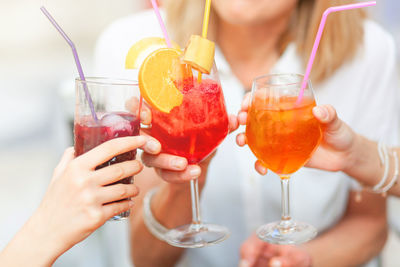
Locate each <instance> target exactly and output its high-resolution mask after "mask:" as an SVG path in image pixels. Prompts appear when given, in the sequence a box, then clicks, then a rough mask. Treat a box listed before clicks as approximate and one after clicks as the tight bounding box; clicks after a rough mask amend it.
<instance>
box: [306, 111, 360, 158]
mask: <svg viewBox="0 0 400 267" xmlns="http://www.w3.org/2000/svg"><path fill="white" fill-rule="evenodd" d="M313 114H314V116H315V117H316V118H317V120H318V121H319V122H320V123H321V124H322V128H323V129H324V138H323V143H325V145H328V146H331V147H333V148H334V149H336V150H342V151H344V150H346V149H348V148H349V147H350V146H351V144H352V142H353V139H354V136H355V134H354V132H353V131H352V130H351V128H350V127H349V126H348V125H347V124H346V123H344V122H343V121H342V120H341V119H339V118H338V116H337V113H336V110H335V109H334V108H333V107H332V106H331V105H321V106H317V107H314V108H313Z"/></svg>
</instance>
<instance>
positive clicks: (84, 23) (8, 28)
mask: <svg viewBox="0 0 400 267" xmlns="http://www.w3.org/2000/svg"><path fill="white" fill-rule="evenodd" d="M43 4H44V5H45V6H46V8H47V9H48V10H49V11H50V12H51V13H52V15H53V16H54V17H55V18H56V20H57V21H58V22H59V24H60V25H62V27H63V29H64V30H65V31H66V32H67V33H68V35H69V36H70V37H71V39H72V40H73V41H74V42H75V44H76V46H77V49H78V51H79V55H80V59H81V62H82V65H83V67H84V70H85V72H86V75H90V74H91V73H92V66H93V52H94V47H95V43H96V39H97V38H98V37H99V35H100V33H101V32H102V30H103V29H104V28H105V27H106V26H107V25H108V24H109V23H111V22H112V21H113V20H114V19H116V18H119V17H123V16H125V15H128V14H132V13H134V12H138V11H140V10H141V9H144V8H148V7H149V6H150V5H149V1H147V0H115V1H108V0H80V1H78V0H68V1H66V0H51V1H50V0H49V1H38V0H29V1H27V0H13V1H9V0H0V125H1V126H0V129H1V130H0V250H1V249H2V248H3V247H4V246H5V245H6V244H7V242H8V241H9V240H10V239H11V238H12V236H13V235H14V234H15V233H16V232H17V230H18V229H19V228H20V227H21V226H22V224H23V223H24V222H25V221H26V220H27V218H28V217H29V216H30V215H31V214H32V212H33V211H34V210H35V208H36V207H37V206H38V204H39V202H40V199H41V197H42V196H43V194H44V192H45V190H46V187H47V184H48V182H49V180H50V178H51V175H52V171H53V169H54V167H55V165H56V163H57V162H58V160H59V158H60V156H61V154H62V152H63V150H64V149H65V148H66V147H67V146H70V145H72V132H71V128H70V123H71V121H72V119H73V108H74V78H75V77H76V76H77V71H76V68H75V65H74V61H73V57H72V54H71V50H70V48H69V47H68V46H67V44H66V43H65V41H64V40H63V39H62V38H61V36H60V35H59V34H58V33H57V32H56V31H55V29H54V28H53V27H52V26H51V24H50V23H49V22H48V20H47V19H46V18H45V17H44V16H43V14H42V13H41V12H40V10H39V7H40V6H41V5H43ZM370 10H373V13H372V17H373V18H374V19H375V20H377V21H378V22H379V23H380V24H381V25H383V26H384V27H385V28H386V30H387V31H389V32H391V33H392V35H393V36H394V37H395V39H396V41H397V48H398V58H399V59H400V56H399V54H400V53H399V52H400V49H399V47H400V45H399V44H400V20H399V19H398V14H399V12H400V1H398V0H380V1H378V6H377V7H376V8H373V9H370ZM399 73H400V71H399ZM399 76H400V75H399ZM390 206H391V207H390V209H391V214H392V221H397V225H398V226H397V227H396V225H394V227H393V230H392V232H391V234H390V237H389V240H388V243H387V245H386V247H385V250H384V252H383V257H382V258H383V266H384V267H391V266H399V262H400V255H399V253H398V252H399V251H400V241H399V236H400V232H399V231H398V230H399V229H400V215H398V214H400V204H399V201H398V200H397V201H395V200H392V201H391V203H390ZM396 229H397V230H396ZM396 232H397V233H398V234H399V235H396ZM127 233H128V232H127V228H126V224H125V223H107V224H106V225H105V226H103V227H102V228H101V229H100V230H98V231H97V232H96V233H95V234H94V235H92V236H91V237H90V238H89V239H87V240H86V241H84V242H82V243H81V244H79V245H77V246H76V247H74V248H73V249H72V250H71V251H69V252H68V253H66V254H65V255H64V256H62V257H61V258H60V259H59V260H58V261H57V262H56V264H55V266H77V267H80V266H131V264H130V263H129V253H128V243H127Z"/></svg>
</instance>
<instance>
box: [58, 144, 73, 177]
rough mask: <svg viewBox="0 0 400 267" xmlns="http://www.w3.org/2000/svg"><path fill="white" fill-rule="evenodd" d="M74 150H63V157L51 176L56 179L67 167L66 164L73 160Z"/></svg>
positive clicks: (70, 148) (71, 148)
mask: <svg viewBox="0 0 400 267" xmlns="http://www.w3.org/2000/svg"><path fill="white" fill-rule="evenodd" d="M74 153H75V150H74V148H73V147H69V148H67V149H66V150H65V152H64V154H63V156H62V157H61V160H60V162H59V163H58V164H57V166H56V168H55V169H54V173H53V176H54V177H58V176H59V175H60V174H61V173H62V172H63V171H64V170H65V168H66V167H67V165H68V163H69V162H71V161H72V160H73V159H74V157H75V156H74Z"/></svg>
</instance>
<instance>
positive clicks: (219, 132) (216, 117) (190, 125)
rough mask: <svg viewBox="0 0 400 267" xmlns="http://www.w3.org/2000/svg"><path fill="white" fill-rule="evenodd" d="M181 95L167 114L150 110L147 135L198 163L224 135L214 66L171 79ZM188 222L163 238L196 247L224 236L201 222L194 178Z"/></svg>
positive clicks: (224, 230) (221, 230)
mask: <svg viewBox="0 0 400 267" xmlns="http://www.w3.org/2000/svg"><path fill="white" fill-rule="evenodd" d="M174 83H175V85H176V87H177V88H178V89H179V90H180V91H181V92H182V94H183V101H182V104H181V105H180V106H177V107H175V108H173V109H172V110H171V111H170V113H164V112H161V111H158V110H156V109H152V127H151V135H152V136H153V137H155V138H156V139H157V140H159V141H160V143H161V145H162V149H163V152H165V153H169V154H173V155H177V156H181V157H185V158H186V159H187V160H188V163H189V164H198V163H200V162H201V161H202V160H204V159H205V158H206V157H207V156H209V155H210V154H211V153H212V152H213V151H214V150H215V149H216V148H217V146H218V145H219V144H220V143H221V142H222V141H223V139H224V138H225V137H226V136H227V134H228V131H229V128H228V127H229V122H228V114H227V111H226V107H225V101H224V96H223V93H222V89H221V84H220V81H219V77H218V73H217V69H216V68H215V65H214V67H213V68H212V71H211V73H210V74H209V75H206V74H203V75H202V79H201V80H200V79H198V73H197V71H195V70H193V77H186V78H183V79H180V80H175V81H174ZM190 190H191V201H192V223H191V224H187V225H183V226H179V227H177V228H175V229H172V230H170V231H168V232H167V233H166V235H165V240H166V241H167V242H168V243H169V244H171V245H173V246H177V247H184V248H197V247H204V246H208V245H211V244H215V243H218V242H221V241H223V240H225V239H226V238H228V236H229V231H228V229H227V228H226V227H223V226H220V225H215V224H208V223H204V222H202V220H201V215H200V206H199V186H198V180H197V179H196V180H192V181H190Z"/></svg>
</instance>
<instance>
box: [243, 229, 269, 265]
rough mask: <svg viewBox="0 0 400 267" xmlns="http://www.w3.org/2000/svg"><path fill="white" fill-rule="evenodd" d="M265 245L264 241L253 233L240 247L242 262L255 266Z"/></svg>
mask: <svg viewBox="0 0 400 267" xmlns="http://www.w3.org/2000/svg"><path fill="white" fill-rule="evenodd" d="M263 247H264V242H263V241H261V240H260V239H258V238H257V236H256V235H252V236H251V237H250V238H248V239H247V240H246V241H245V242H244V243H243V244H242V246H241V247H240V259H241V262H240V263H241V264H242V265H246V264H247V266H253V265H254V263H255V262H257V261H258V259H259V257H260V255H261V252H262V250H263Z"/></svg>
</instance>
